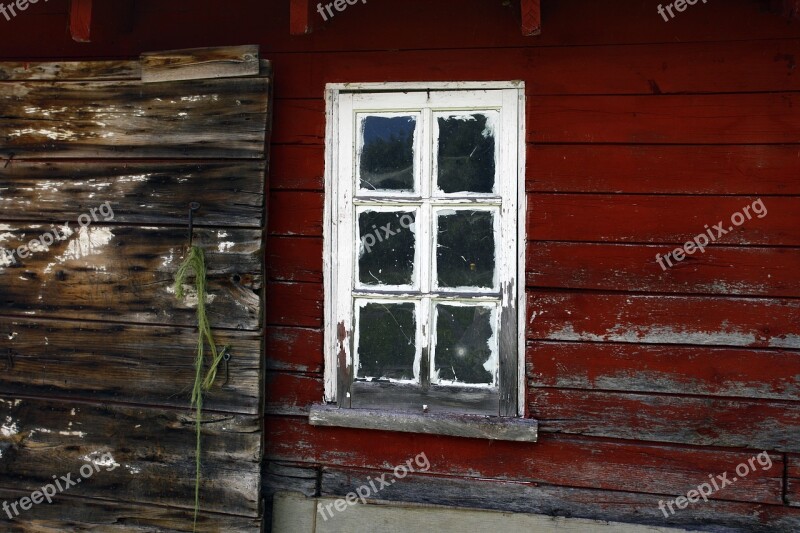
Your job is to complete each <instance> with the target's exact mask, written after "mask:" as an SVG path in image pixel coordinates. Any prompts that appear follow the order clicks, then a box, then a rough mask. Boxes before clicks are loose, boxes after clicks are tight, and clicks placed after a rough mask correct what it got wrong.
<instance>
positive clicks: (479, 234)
mask: <svg viewBox="0 0 800 533" xmlns="http://www.w3.org/2000/svg"><path fill="white" fill-rule="evenodd" d="M438 215H439V216H438V241H437V244H438V246H437V248H436V269H437V274H438V280H439V287H481V288H491V287H494V268H495V263H494V262H495V242H494V241H495V239H494V214H493V213H492V212H491V211H467V210H459V211H453V210H449V211H447V210H443V211H439V214H438Z"/></svg>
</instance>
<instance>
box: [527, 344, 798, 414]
mask: <svg viewBox="0 0 800 533" xmlns="http://www.w3.org/2000/svg"><path fill="white" fill-rule="evenodd" d="M527 367H528V378H529V380H530V381H529V382H530V384H531V386H533V387H556V388H570V389H589V390H610V391H620V392H657V393H668V394H692V395H704V396H716V397H720V396H727V397H737V398H767V399H773V400H788V401H795V400H797V398H798V396H800V384H798V377H799V376H800V352H794V351H788V350H746V349H732V348H713V347H708V346H704V347H694V346H658V345H646V344H609V343H583V342H579V343H566V342H530V343H528V347H527Z"/></svg>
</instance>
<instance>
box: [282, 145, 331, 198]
mask: <svg viewBox="0 0 800 533" xmlns="http://www.w3.org/2000/svg"><path fill="white" fill-rule="evenodd" d="M269 159H270V163H269V186H270V189H273V190H274V189H295V190H308V191H322V188H323V175H324V173H325V147H324V146H321V145H313V144H312V145H302V144H273V145H272V146H271V147H270V153H269Z"/></svg>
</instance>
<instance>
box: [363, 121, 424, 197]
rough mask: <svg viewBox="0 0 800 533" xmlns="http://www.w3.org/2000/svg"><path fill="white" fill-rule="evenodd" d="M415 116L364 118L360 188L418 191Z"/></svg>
mask: <svg viewBox="0 0 800 533" xmlns="http://www.w3.org/2000/svg"><path fill="white" fill-rule="evenodd" d="M416 125H417V118H416V117H414V116H403V117H379V116H366V117H364V118H363V119H362V120H361V162H360V167H359V169H360V173H359V176H360V178H361V180H360V183H361V184H360V187H361V188H362V189H368V190H372V191H413V190H414V132H415V128H416Z"/></svg>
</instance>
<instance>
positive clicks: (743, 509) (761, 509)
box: [321, 467, 800, 533]
mask: <svg viewBox="0 0 800 533" xmlns="http://www.w3.org/2000/svg"><path fill="white" fill-rule="evenodd" d="M385 473H386V471H385V470H377V469H372V470H362V469H354V468H350V469H346V468H327V467H326V468H324V469H323V470H322V478H321V494H322V495H323V496H340V497H344V496H346V495H347V494H348V493H350V492H355V490H356V489H357V488H359V487H366V486H369V481H370V480H375V479H380V478H381V475H383V474H385ZM386 477H387V478H388V477H389V476H386ZM700 482H702V481H700V480H698V483H700ZM637 488H638V487H637V485H636V484H631V485H629V486H628V488H627V490H626V491H603V490H593V489H580V488H573V487H554V486H548V485H544V484H539V483H512V482H504V481H499V480H490V479H482V480H480V481H476V480H471V479H462V478H458V477H454V476H444V477H440V476H429V475H424V474H409V475H408V476H406V477H405V478H403V479H397V480H396V482H395V483H392V484H391V485H390V486H388V487H385V488H383V489H381V490H380V492H377V493H376V494H374V495H372V496H371V498H372V499H374V500H379V501H389V502H424V503H426V504H433V505H442V506H446V507H456V508H459V507H462V508H463V507H467V508H473V509H492V510H495V511H506V512H512V513H535V514H543V515H551V516H569V517H576V518H592V519H602V520H609V521H612V520H613V521H622V522H630V523H634V524H642V525H647V526H655V527H664V526H672V527H684V528H690V529H694V528H698V529H703V530H704V529H706V528H707V527H708V525H709V524H713V525H714V527H718V528H721V527H724V528H726V530H728V531H743V532H744V531H748V532H753V533H773V532H776V531H782V532H787V533H788V532H790V531H795V530H797V528H798V527H800V510H797V509H791V508H789V507H786V506H780V505H765V504H753V503H740V502H727V501H714V500H710V501H708V502H700V503H698V504H697V505H689V506H688V507H687V508H686V509H682V510H680V511H678V512H676V513H675V514H671V515H669V516H668V517H664V514H663V512H662V511H661V510H659V508H658V502H659V500H661V501H667V500H671V499H673V498H674V497H675V496H674V495H675V494H676V493H677V492H678V491H677V490H676V491H673V492H671V493H668V494H665V495H657V494H637V493H636V492H635V490H636V489H637ZM676 510H677V509H676ZM643 529H646V530H647V531H650V528H644V526H643Z"/></svg>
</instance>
